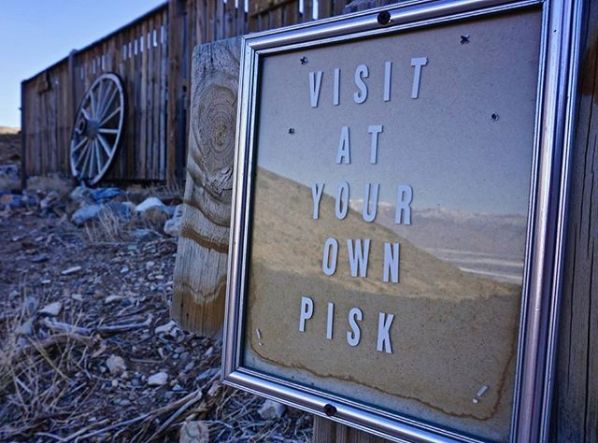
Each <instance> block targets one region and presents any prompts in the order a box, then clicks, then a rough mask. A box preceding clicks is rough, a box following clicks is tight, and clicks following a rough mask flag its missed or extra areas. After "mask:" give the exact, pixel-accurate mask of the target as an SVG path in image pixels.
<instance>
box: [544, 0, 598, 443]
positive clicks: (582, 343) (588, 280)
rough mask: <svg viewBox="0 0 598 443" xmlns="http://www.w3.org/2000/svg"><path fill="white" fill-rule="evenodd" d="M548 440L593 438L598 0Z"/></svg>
mask: <svg viewBox="0 0 598 443" xmlns="http://www.w3.org/2000/svg"><path fill="white" fill-rule="evenodd" d="M585 5H586V6H587V9H586V11H585V14H584V22H585V23H584V26H585V32H584V37H583V40H582V41H583V50H582V54H583V59H582V64H581V67H580V75H581V77H580V79H579V86H580V91H579V109H578V114H577V125H576V131H575V144H574V147H573V154H572V161H573V168H572V174H571V194H570V206H569V224H568V231H567V239H568V240H567V250H566V256H565V263H567V269H566V272H565V276H564V283H563V293H562V301H561V312H560V314H561V315H560V330H559V346H558V349H559V351H558V362H557V374H556V390H555V397H554V403H553V406H554V409H553V417H554V418H553V420H552V425H553V429H552V435H551V439H552V441H554V442H579V443H583V442H586V443H590V442H596V441H598V379H597V378H596V373H597V371H598V303H597V302H596V300H598V282H597V281H596V279H597V277H598V257H596V249H597V248H598V212H597V211H598V205H596V198H597V196H598V176H597V175H596V171H597V170H598V2H596V1H592V2H586V4H585Z"/></svg>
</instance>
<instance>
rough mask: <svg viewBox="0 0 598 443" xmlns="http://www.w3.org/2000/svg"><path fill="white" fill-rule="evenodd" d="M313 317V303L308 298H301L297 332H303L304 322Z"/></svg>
mask: <svg viewBox="0 0 598 443" xmlns="http://www.w3.org/2000/svg"><path fill="white" fill-rule="evenodd" d="M313 315H314V301H313V300H312V299H311V298H309V297H301V315H300V316H299V332H305V322H306V321H307V320H309V319H310V318H311V317H312V316H313Z"/></svg>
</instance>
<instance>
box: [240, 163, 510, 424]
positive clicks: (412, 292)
mask: <svg viewBox="0 0 598 443" xmlns="http://www.w3.org/2000/svg"><path fill="white" fill-rule="evenodd" d="M254 189H255V194H254V204H253V214H252V220H253V225H252V234H251V263H250V266H249V300H248V306H249V307H250V308H249V316H248V322H247V337H249V340H250V344H251V349H250V355H248V358H249V360H250V361H252V362H253V364H255V366H256V368H257V369H260V365H262V364H270V363H275V364H276V365H278V366H283V367H286V368H288V369H289V370H291V371H293V370H298V371H299V372H298V373H297V374H299V375H297V377H298V379H301V375H300V373H301V371H303V370H306V371H308V372H309V373H312V374H316V375H318V376H321V377H326V379H327V383H328V384H329V385H330V386H331V389H333V390H335V389H336V390H338V392H339V393H343V392H352V391H350V390H349V391H344V390H346V389H347V387H346V386H347V385H346V384H343V383H346V382H348V381H351V382H357V383H360V384H362V385H365V386H368V387H369V388H371V389H373V390H374V391H376V392H382V393H385V394H389V395H390V396H392V397H389V401H396V399H397V398H399V399H402V402H403V403H401V404H398V405H393V407H396V408H398V409H399V410H401V409H404V410H405V413H418V414H420V413H423V414H431V415H430V419H431V420H440V419H442V417H444V418H447V417H451V416H460V417H465V418H470V419H471V420H472V423H474V424H475V423H481V422H479V421H478V420H482V421H486V423H485V426H487V427H489V428H490V429H492V428H493V427H494V425H496V429H504V428H505V423H507V422H508V420H509V412H510V404H511V403H510V402H511V387H512V376H513V367H514V366H513V365H514V352H515V349H516V346H515V343H516V336H517V324H518V318H519V302H520V296H519V295H520V289H521V287H520V285H518V284H513V283H509V282H506V281H499V280H497V279H494V278H489V277H488V276H484V275H483V274H481V273H473V272H467V271H464V270H462V269H460V266H459V265H457V264H455V263H451V261H450V260H443V259H440V258H438V257H436V256H435V255H433V254H432V253H430V252H429V251H427V250H426V247H425V246H419V245H417V243H416V241H415V240H416V239H417V236H415V237H414V236H411V239H412V241H409V240H408V238H409V235H407V234H405V235H399V234H398V233H397V232H396V231H395V230H392V229H389V228H388V227H385V226H383V225H382V224H380V223H366V222H365V221H363V219H362V216H361V213H360V212H358V211H355V210H350V211H349V214H348V215H347V217H346V218H345V219H344V220H338V219H337V218H336V216H335V211H334V204H335V203H334V199H333V198H332V197H330V196H327V195H324V196H323V197H322V200H321V202H320V216H319V218H318V219H317V220H314V219H313V218H312V210H313V207H312V194H311V189H310V188H309V187H307V186H304V185H302V184H299V183H296V182H294V181H291V180H289V179H286V178H283V177H281V176H279V175H276V174H274V173H272V172H269V171H267V170H264V169H258V172H257V176H256V184H255V188H254ZM413 217H414V225H412V226H406V227H405V231H407V229H409V228H411V229H412V230H413V231H416V230H417V229H421V228H422V227H424V226H425V224H424V223H423V218H422V217H421V216H420V217H419V219H417V218H416V215H415V213H414V215H413ZM383 219H384V214H382V213H381V214H379V218H378V219H377V221H378V222H379V221H381V220H383ZM477 222H478V221H476V223H477ZM416 223H417V224H416ZM428 223H430V226H433V223H440V222H436V221H434V219H433V218H432V217H430V218H429V221H428ZM441 224H442V223H441ZM444 224H445V228H446V227H447V226H448V227H450V229H451V230H452V232H456V229H457V226H458V225H459V222H458V221H457V220H455V221H454V222H452V225H453V226H452V227H451V226H450V224H447V223H446V222H445V223H444ZM427 229H432V228H427ZM463 229H464V230H466V229H467V223H465V224H464V225H463ZM451 230H447V229H445V230H444V231H443V232H444V233H438V237H437V238H443V236H446V237H450V236H451V235H452V233H451ZM419 235H423V236H425V233H419ZM479 235H480V236H483V235H484V234H483V232H481V233H479ZM330 237H332V238H335V239H336V240H337V242H338V261H337V267H336V272H335V273H334V274H333V275H331V276H326V275H325V274H324V273H323V271H322V256H323V245H324V243H325V241H326V239H327V238H330ZM414 238H415V239H414ZM348 239H353V240H355V239H362V240H363V239H369V240H370V251H369V262H368V268H367V278H358V277H352V276H351V272H350V266H349V257H348V246H347V240H348ZM385 242H390V243H394V242H398V243H400V271H399V274H400V277H399V283H395V284H393V283H388V282H384V281H383V278H382V276H383V263H384V243H385ZM436 244H437V243H434V242H433V240H430V243H428V246H435V245H436ZM470 246H471V244H466V245H465V246H464V247H463V249H464V250H466V249H467V248H469V247H470ZM445 249H446V247H445ZM472 252H475V251H472ZM495 255H496V254H495ZM302 296H309V297H310V298H312V299H313V300H314V314H313V318H312V319H310V320H309V321H308V327H307V330H306V332H304V333H300V332H298V328H297V325H298V321H299V313H300V300H301V297H302ZM327 303H334V305H335V307H334V309H335V311H334V312H335V314H334V315H335V326H334V328H335V332H334V338H333V339H332V340H327V339H326V338H325V336H326V309H327ZM352 307H359V308H360V309H361V310H362V311H363V322H362V337H361V342H360V344H359V346H357V347H350V346H348V345H347V341H346V333H347V331H349V329H348V324H347V314H348V312H349V310H350V309H351V308H352ZM380 312H385V313H392V314H393V315H395V318H394V323H393V328H394V329H393V331H394V333H393V353H392V354H386V353H382V352H378V351H377V350H376V334H377V331H378V329H377V328H378V323H377V322H378V314H379V313H380ZM257 330H259V335H256V334H255V333H254V332H255V331H257ZM289 349H293V352H289ZM262 369H263V370H266V368H265V367H262ZM268 370H272V368H271V367H269V369H268ZM286 376H289V375H288V374H286ZM337 382H338V383H337ZM352 386H353V385H352ZM483 386H486V388H484V389H483V391H484V398H483V400H482V401H478V402H474V401H473V399H474V398H475V395H476V393H477V392H479V391H480V389H482V387H483ZM351 389H357V388H356V386H353V388H351ZM363 395H364V396H365V397H364V398H367V393H366V392H364V393H363ZM393 399H394V400H393ZM422 407H423V409H421V410H420V409H419V408H422ZM431 410H432V411H434V413H431V412H430V411H431ZM426 411H427V412H426ZM436 414H437V415H436ZM489 423H490V424H489ZM492 423H494V425H493V424H492ZM507 428H508V426H507Z"/></svg>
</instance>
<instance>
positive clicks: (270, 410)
mask: <svg viewBox="0 0 598 443" xmlns="http://www.w3.org/2000/svg"><path fill="white" fill-rule="evenodd" d="M286 410H287V407H286V406H285V405H283V404H281V403H278V402H276V401H273V400H270V399H268V400H266V401H264V403H263V404H262V406H261V408H259V410H258V411H257V413H258V414H259V415H260V417H262V418H263V419H264V420H271V419H275V418H280V417H282V416H283V414H284V413H285V411H286Z"/></svg>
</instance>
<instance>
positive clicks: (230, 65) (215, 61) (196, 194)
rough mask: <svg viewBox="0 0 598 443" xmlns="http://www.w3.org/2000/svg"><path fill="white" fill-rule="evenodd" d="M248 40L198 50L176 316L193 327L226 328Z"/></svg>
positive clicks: (200, 329) (202, 330)
mask: <svg viewBox="0 0 598 443" xmlns="http://www.w3.org/2000/svg"><path fill="white" fill-rule="evenodd" d="M240 44H241V42H240V39H238V38H235V39H229V40H222V41H218V42H215V43H209V44H204V45H199V46H197V47H196V48H195V50H194V53H193V68H192V71H193V72H192V92H191V119H190V129H189V152H188V156H187V180H186V185H185V196H184V203H185V207H184V212H183V222H182V229H181V235H180V238H179V244H178V253H177V259H176V264H175V269H174V296H173V301H172V307H171V315H172V317H173V318H174V319H175V320H176V321H177V322H179V323H180V325H181V326H182V327H183V328H184V329H187V330H191V331H194V332H198V333H200V334H203V335H208V336H215V335H218V334H220V333H221V331H222V325H223V321H224V302H225V297H226V267H227V254H228V241H229V232H230V230H229V226H230V211H231V198H232V183H233V157H234V149H235V128H236V117H237V88H238V82H239V54H240Z"/></svg>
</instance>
